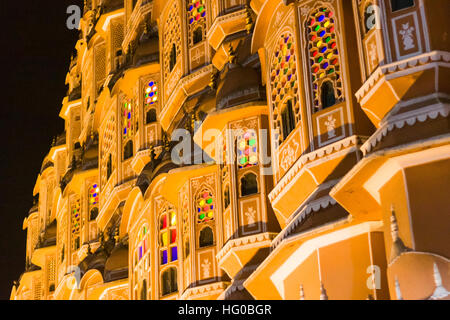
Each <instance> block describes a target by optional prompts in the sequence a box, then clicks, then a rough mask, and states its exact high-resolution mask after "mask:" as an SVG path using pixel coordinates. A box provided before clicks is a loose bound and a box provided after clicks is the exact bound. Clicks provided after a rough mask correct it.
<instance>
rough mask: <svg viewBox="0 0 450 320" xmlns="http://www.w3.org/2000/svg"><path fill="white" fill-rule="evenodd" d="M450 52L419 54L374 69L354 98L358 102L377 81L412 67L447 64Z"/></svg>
mask: <svg viewBox="0 0 450 320" xmlns="http://www.w3.org/2000/svg"><path fill="white" fill-rule="evenodd" d="M449 61H450V52H445V51H432V52H428V53H425V54H421V55H418V56H415V57H412V58H408V59H405V60H401V61H397V62H394V63H390V64H387V65H384V66H381V67H379V68H378V69H376V70H375V71H374V72H373V73H372V75H371V76H370V77H369V79H367V81H366V82H365V83H364V84H363V86H362V87H361V88H360V89H359V90H358V91H357V92H356V98H357V99H358V102H361V100H362V99H363V98H364V97H365V96H366V95H367V93H369V91H370V90H371V89H372V88H373V87H374V86H375V84H376V83H377V82H378V80H380V79H381V77H383V76H388V75H391V74H393V73H395V72H399V71H405V70H408V69H412V68H414V67H417V66H420V65H424V64H427V63H430V62H449Z"/></svg>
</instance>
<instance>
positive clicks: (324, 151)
mask: <svg viewBox="0 0 450 320" xmlns="http://www.w3.org/2000/svg"><path fill="white" fill-rule="evenodd" d="M361 139H362V137H359V136H351V137H349V138H346V139H343V140H340V141H338V142H335V143H333V144H330V145H328V146H325V147H323V148H321V149H318V150H316V151H313V152H310V153H308V154H306V155H304V156H301V157H300V158H299V159H298V160H297V162H296V163H294V165H293V166H292V167H291V168H290V169H289V171H288V172H287V173H286V175H285V176H284V177H283V178H282V179H281V180H280V181H279V182H278V184H277V185H276V187H275V188H274V189H273V190H272V192H270V194H269V200H270V201H271V202H274V201H275V200H276V198H277V197H278V196H279V195H280V194H281V192H282V191H283V190H284V188H285V186H286V185H287V184H288V183H289V182H291V181H292V179H293V178H294V177H295V176H296V175H297V173H298V172H299V171H300V170H301V169H302V168H303V167H304V166H305V165H306V164H307V163H311V162H313V161H318V160H320V159H321V158H324V157H326V156H329V155H331V154H333V153H336V152H338V151H341V150H343V149H345V148H349V147H351V146H356V145H357V144H359V143H360V141H361Z"/></svg>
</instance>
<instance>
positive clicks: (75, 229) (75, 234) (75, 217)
mask: <svg viewBox="0 0 450 320" xmlns="http://www.w3.org/2000/svg"><path fill="white" fill-rule="evenodd" d="M80 209H81V207H80V200H79V199H77V200H76V201H75V202H74V203H73V204H72V207H71V211H72V212H71V217H72V219H71V220H72V249H73V250H78V249H79V248H80V230H81V210H80Z"/></svg>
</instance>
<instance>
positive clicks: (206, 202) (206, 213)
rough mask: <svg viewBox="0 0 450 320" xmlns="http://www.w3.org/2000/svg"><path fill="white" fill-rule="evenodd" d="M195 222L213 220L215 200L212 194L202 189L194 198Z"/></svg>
mask: <svg viewBox="0 0 450 320" xmlns="http://www.w3.org/2000/svg"><path fill="white" fill-rule="evenodd" d="M196 207H197V222H199V223H202V222H208V221H211V220H214V210H215V202H214V197H213V194H212V193H211V192H210V191H208V190H204V191H203V192H201V193H200V194H199V195H198V196H197V199H196Z"/></svg>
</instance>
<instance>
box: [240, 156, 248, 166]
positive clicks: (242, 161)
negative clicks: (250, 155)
mask: <svg viewBox="0 0 450 320" xmlns="http://www.w3.org/2000/svg"><path fill="white" fill-rule="evenodd" d="M247 161H248V160H247V157H243V158H241V161H240V163H241V164H242V165H244V164H246V163H247Z"/></svg>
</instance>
